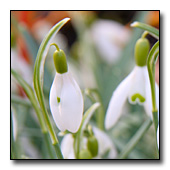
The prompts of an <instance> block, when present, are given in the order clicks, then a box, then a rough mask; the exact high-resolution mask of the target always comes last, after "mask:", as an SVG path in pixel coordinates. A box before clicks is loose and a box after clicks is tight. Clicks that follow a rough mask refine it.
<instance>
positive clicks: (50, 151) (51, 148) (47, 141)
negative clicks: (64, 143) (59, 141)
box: [43, 132, 56, 159]
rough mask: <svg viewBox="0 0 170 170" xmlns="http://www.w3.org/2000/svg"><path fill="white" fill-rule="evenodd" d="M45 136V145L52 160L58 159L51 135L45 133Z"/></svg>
mask: <svg viewBox="0 0 170 170" xmlns="http://www.w3.org/2000/svg"><path fill="white" fill-rule="evenodd" d="M43 136H44V139H45V143H46V146H47V149H48V152H49V156H50V158H51V159H56V155H54V154H53V146H52V145H51V141H50V140H51V139H50V136H49V133H48V132H44V133H43Z"/></svg>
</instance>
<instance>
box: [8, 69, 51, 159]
mask: <svg viewBox="0 0 170 170" xmlns="http://www.w3.org/2000/svg"><path fill="white" fill-rule="evenodd" d="M11 73H12V75H13V76H14V77H15V79H16V80H17V81H18V83H19V84H20V85H21V87H22V88H23V89H24V91H25V93H26V95H27V97H28V99H29V100H30V101H31V103H30V104H32V106H33V107H34V110H35V112H36V114H37V117H38V120H39V123H40V127H41V131H42V133H43V135H44V139H45V143H46V146H47V148H48V151H49V155H50V156H51V158H53V157H54V156H52V150H51V142H50V140H49V139H48V131H47V128H46V125H45V121H44V119H43V117H42V116H41V111H40V109H39V107H38V103H37V100H36V97H35V94H34V92H33V89H32V88H31V87H30V85H29V84H28V83H27V82H26V81H25V80H24V79H23V78H22V77H21V76H19V75H18V74H17V73H16V72H15V71H14V70H13V69H11ZM13 99H16V98H13ZM18 99H19V101H18ZM17 102H19V103H20V102H21V99H20V98H17ZM21 103H22V104H23V102H21ZM24 104H25V103H24Z"/></svg>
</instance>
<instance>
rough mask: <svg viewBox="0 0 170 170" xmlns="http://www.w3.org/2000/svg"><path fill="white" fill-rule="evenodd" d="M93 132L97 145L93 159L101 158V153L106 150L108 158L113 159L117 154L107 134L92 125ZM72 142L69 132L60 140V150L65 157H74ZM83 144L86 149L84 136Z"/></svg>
mask: <svg viewBox="0 0 170 170" xmlns="http://www.w3.org/2000/svg"><path fill="white" fill-rule="evenodd" d="M93 132H94V136H95V137H96V139H97V141H98V147H99V150H98V155H97V156H96V157H95V159H101V158H102V155H104V154H105V153H106V152H107V151H108V150H109V154H108V158H109V159H114V158H115V157H116V156H117V151H116V148H115V147H114V145H113V143H112V141H111V139H110V138H109V136H107V134H105V133H104V132H103V131H101V130H99V129H98V128H96V127H93ZM73 143H74V139H73V137H72V135H71V134H67V135H65V136H64V138H63V140H62V142H61V150H62V153H63V155H64V158H65V159H75V156H74V149H73ZM83 144H84V145H83V147H84V149H86V144H87V140H86V138H85V137H84V138H83Z"/></svg>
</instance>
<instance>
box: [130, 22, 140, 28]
mask: <svg viewBox="0 0 170 170" xmlns="http://www.w3.org/2000/svg"><path fill="white" fill-rule="evenodd" d="M137 25H138V22H137V21H134V22H133V23H131V24H130V26H131V27H136V26H137Z"/></svg>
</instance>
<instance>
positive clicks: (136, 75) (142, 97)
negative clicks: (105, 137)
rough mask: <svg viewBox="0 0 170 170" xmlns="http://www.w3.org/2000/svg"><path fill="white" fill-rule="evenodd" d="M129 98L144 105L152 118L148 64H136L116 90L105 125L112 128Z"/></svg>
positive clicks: (157, 97) (157, 94)
mask: <svg viewBox="0 0 170 170" xmlns="http://www.w3.org/2000/svg"><path fill="white" fill-rule="evenodd" d="M155 87H156V102H157V107H158V110H159V87H158V85H157V84H155ZM127 98H128V100H129V102H130V103H131V104H136V103H138V104H140V105H143V106H144V108H145V110H146V113H147V114H148V115H149V116H150V117H151V118H152V99H151V88H150V81H149V75H148V71H147V66H143V67H140V66H137V65H136V66H135V68H134V69H133V70H132V72H131V73H130V74H129V75H128V76H127V77H126V78H125V79H124V80H123V81H122V82H121V83H120V85H119V86H118V87H117V89H116V90H115V91H114V93H113V95H112V97H111V100H110V103H109V106H108V109H107V113H106V119H105V127H106V128H107V129H109V128H111V127H112V126H113V125H114V124H115V123H116V122H117V120H118V119H119V118H120V116H121V113H122V108H123V105H124V104H125V102H126V99H127Z"/></svg>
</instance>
